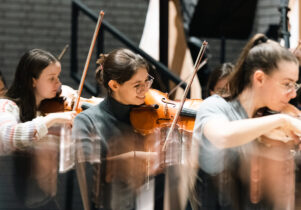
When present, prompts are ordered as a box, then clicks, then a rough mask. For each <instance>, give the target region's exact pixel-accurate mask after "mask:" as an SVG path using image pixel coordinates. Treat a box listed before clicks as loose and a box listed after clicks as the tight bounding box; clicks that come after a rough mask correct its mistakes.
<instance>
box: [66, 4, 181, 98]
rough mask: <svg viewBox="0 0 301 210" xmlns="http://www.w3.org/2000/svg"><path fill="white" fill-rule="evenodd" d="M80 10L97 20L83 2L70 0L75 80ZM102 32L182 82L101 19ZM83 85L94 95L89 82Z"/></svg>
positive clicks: (164, 73)
mask: <svg viewBox="0 0 301 210" xmlns="http://www.w3.org/2000/svg"><path fill="white" fill-rule="evenodd" d="M79 11H81V12H83V13H84V14H86V15H87V16H88V17H89V18H90V19H92V20H93V21H95V22H96V21H97V18H98V16H97V14H96V13H95V12H94V11H92V10H91V9H90V8H88V7H87V6H86V5H85V4H83V3H82V2H81V1H80V0H73V1H72V34H71V42H72V43H71V59H70V60H71V77H72V78H73V79H75V80H76V81H77V82H79V76H78V75H77V69H78V68H77V25H78V20H77V18H78V12H79ZM101 31H102V32H101V33H100V36H102V34H103V32H104V31H108V32H109V33H110V34H111V35H113V36H114V37H115V38H116V39H117V40H119V41H120V42H122V43H123V44H124V45H126V46H127V47H128V48H129V49H131V50H132V51H134V52H135V53H137V54H140V55H141V56H142V57H144V58H145V59H146V60H147V61H148V62H149V63H151V64H152V65H154V66H155V67H156V68H157V69H158V71H160V73H162V74H163V75H164V76H166V77H167V78H169V79H170V80H171V81H173V82H174V83H176V84H178V83H180V82H182V80H181V79H180V78H179V77H178V76H176V75H175V74H174V73H173V72H172V71H171V70H170V69H168V68H167V67H166V66H165V65H163V64H162V63H161V62H159V61H157V60H155V59H154V58H153V57H151V56H150V55H149V54H147V53H146V52H145V51H143V50H142V49H140V48H139V47H137V46H136V44H135V43H134V42H133V41H131V40H130V39H129V38H127V37H126V36H125V35H123V33H122V32H120V31H119V30H118V29H116V28H115V27H114V26H112V25H111V24H110V23H109V22H108V21H106V20H103V22H102V30H101ZM186 85H187V84H186V83H183V84H182V85H181V87H182V88H183V89H185V87H186ZM84 87H85V88H86V90H87V91H89V92H90V93H92V94H95V95H96V93H97V92H96V91H97V90H96V91H95V90H94V89H93V86H92V85H90V84H89V83H87V82H86V83H85V85H84Z"/></svg>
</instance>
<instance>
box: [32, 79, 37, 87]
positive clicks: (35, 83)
mask: <svg viewBox="0 0 301 210" xmlns="http://www.w3.org/2000/svg"><path fill="white" fill-rule="evenodd" d="M36 85H37V80H36V79H35V78H32V87H33V88H35V87H36Z"/></svg>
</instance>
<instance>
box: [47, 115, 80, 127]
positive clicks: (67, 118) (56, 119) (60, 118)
mask: <svg viewBox="0 0 301 210" xmlns="http://www.w3.org/2000/svg"><path fill="white" fill-rule="evenodd" d="M76 115H77V113H76V111H69V112H56V113H51V114H48V115H47V116H46V117H45V120H46V126H47V127H48V128H49V127H51V126H52V125H54V124H67V125H72V123H73V119H74V118H75V116H76Z"/></svg>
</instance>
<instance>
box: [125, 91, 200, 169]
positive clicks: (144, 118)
mask: <svg viewBox="0 0 301 210" xmlns="http://www.w3.org/2000/svg"><path fill="white" fill-rule="evenodd" d="M201 102H202V100H200V99H188V100H186V101H185V103H184V106H183V109H182V110H181V113H180V116H179V118H178V120H177V124H176V126H177V130H176V129H175V130H174V132H173V134H174V136H173V137H175V138H174V139H177V140H176V141H177V143H180V144H177V146H176V148H175V149H174V150H173V154H170V153H169V152H166V151H165V150H164V149H163V148H164V145H165V143H166V136H167V132H168V131H169V129H170V127H171V124H172V122H173V120H174V117H175V114H176V112H177V111H178V107H179V106H180V102H178V101H172V100H170V99H168V98H167V94H165V93H162V92H160V91H158V90H155V89H150V90H149V91H148V92H147V93H146V95H145V103H144V105H142V106H139V107H134V108H132V110H131V112H130V121H131V124H132V126H133V128H134V129H135V131H137V132H139V133H141V134H142V135H144V136H145V139H144V151H149V152H157V153H158V154H159V156H158V158H157V160H156V161H154V163H153V165H152V169H153V171H157V172H160V171H161V170H162V169H163V168H165V167H166V166H171V165H175V164H179V163H181V164H189V165H192V166H193V167H192V168H194V167H195V164H194V161H192V160H193V157H192V156H193V154H194V153H193V152H191V151H192V145H193V141H192V132H193V128H194V123H195V117H196V112H197V109H198V108H199V106H200V104H201Z"/></svg>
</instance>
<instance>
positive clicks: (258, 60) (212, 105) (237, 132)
mask: <svg viewBox="0 0 301 210" xmlns="http://www.w3.org/2000/svg"><path fill="white" fill-rule="evenodd" d="M298 68H299V62H298V60H297V58H296V57H295V56H294V55H293V54H292V53H291V52H290V51H289V50H287V49H285V48H283V47H281V46H280V45H279V44H278V43H276V42H274V41H271V40H268V39H267V38H266V37H265V36H264V35H262V34H257V35H255V36H254V37H253V38H251V40H250V41H249V42H248V43H247V45H246V46H245V48H244V49H243V51H242V53H241V55H240V57H239V59H238V61H237V63H236V65H235V69H234V72H233V73H232V74H231V77H230V79H229V95H228V96H227V97H226V98H223V97H221V96H219V95H213V96H211V97H209V98H207V99H206V100H204V102H203V103H202V104H201V106H200V108H199V110H198V113H197V116H196V122H195V128H194V138H195V139H197V140H198V141H199V144H200V152H199V164H200V167H201V169H202V170H201V173H202V175H203V176H204V177H206V179H207V185H206V183H202V184H200V185H199V187H200V188H201V190H202V191H201V192H203V193H204V194H206V193H207V195H208V196H207V198H208V199H209V200H208V199H206V196H205V195H200V197H201V198H202V201H201V202H202V203H203V208H202V209H219V208H221V209H223V208H225V209H294V168H293V165H294V164H293V162H292V161H293V157H292V155H291V153H290V152H289V151H290V149H285V148H286V147H287V146H286V144H285V143H286V142H287V141H289V140H293V139H299V137H298V136H300V134H301V121H300V120H299V119H296V118H294V117H292V116H289V115H287V114H282V113H279V112H281V111H282V110H283V109H285V108H286V107H287V106H288V104H289V101H290V100H291V99H292V98H294V97H296V91H297V89H298V88H299V85H297V84H296V81H297V80H298V76H299V75H298V74H299V69H298ZM262 109H267V110H269V112H272V111H273V112H274V113H275V112H276V114H273V115H268V116H262V117H256V116H260V115H261V110H262ZM276 129H285V130H286V133H289V134H290V138H283V139H278V143H279V144H280V145H283V147H281V146H275V147H273V146H271V145H273V144H265V143H262V141H260V139H261V136H262V135H265V134H266V135H267V134H268V133H270V132H273V131H275V130H276ZM288 139H289V140H288ZM277 145H278V144H277ZM276 150H278V153H276ZM272 154H277V156H272ZM270 155H271V156H270ZM253 157H256V158H255V159H254V158H253ZM277 161H278V162H277ZM276 162H277V163H276ZM281 179H282V180H281ZM204 180H205V179H204ZM280 180H281V181H280ZM283 180H286V181H283ZM208 184H209V185H210V186H209V187H208ZM211 187H212V188H211ZM209 194H211V197H210V198H209ZM212 197H215V203H212V202H211V201H212ZM208 201H210V202H211V203H210V202H208Z"/></svg>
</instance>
